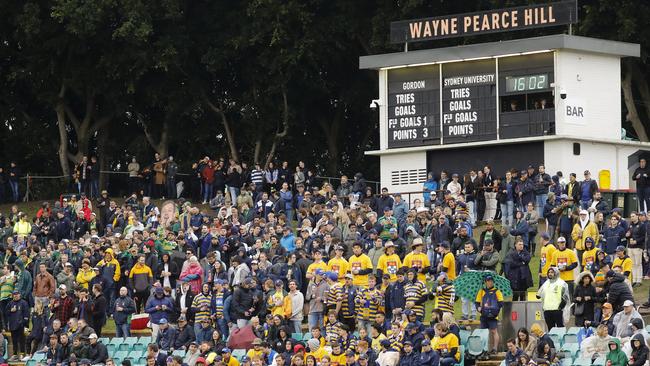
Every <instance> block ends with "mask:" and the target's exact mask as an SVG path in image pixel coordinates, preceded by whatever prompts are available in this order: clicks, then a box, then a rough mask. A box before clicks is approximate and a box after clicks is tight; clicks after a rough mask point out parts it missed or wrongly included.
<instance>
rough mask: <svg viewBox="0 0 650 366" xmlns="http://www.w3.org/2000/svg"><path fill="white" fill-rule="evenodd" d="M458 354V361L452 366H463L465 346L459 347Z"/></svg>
mask: <svg viewBox="0 0 650 366" xmlns="http://www.w3.org/2000/svg"><path fill="white" fill-rule="evenodd" d="M458 352H460V360H459V361H458V362H457V363H455V364H454V366H465V346H463V345H461V346H460V347H459V348H458Z"/></svg>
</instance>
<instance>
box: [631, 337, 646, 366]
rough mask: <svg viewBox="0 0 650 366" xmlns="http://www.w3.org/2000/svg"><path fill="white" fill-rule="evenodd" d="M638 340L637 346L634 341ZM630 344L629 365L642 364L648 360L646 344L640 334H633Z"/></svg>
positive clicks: (638, 365)
mask: <svg viewBox="0 0 650 366" xmlns="http://www.w3.org/2000/svg"><path fill="white" fill-rule="evenodd" d="M635 340H637V341H640V342H641V345H640V346H639V347H638V348H637V347H635V346H634V341H635ZM630 344H631V346H632V356H631V357H630V366H643V365H644V364H645V363H646V361H647V360H648V346H647V345H646V342H645V339H644V338H643V335H642V334H635V335H634V336H632V340H631V341H630Z"/></svg>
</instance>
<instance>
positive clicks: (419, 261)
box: [404, 237, 431, 282]
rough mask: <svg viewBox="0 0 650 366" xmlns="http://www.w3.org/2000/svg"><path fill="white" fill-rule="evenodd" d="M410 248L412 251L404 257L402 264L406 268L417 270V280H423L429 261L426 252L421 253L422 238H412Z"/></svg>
mask: <svg viewBox="0 0 650 366" xmlns="http://www.w3.org/2000/svg"><path fill="white" fill-rule="evenodd" d="M411 248H412V252H411V253H409V254H407V255H406V257H404V266H405V267H407V268H415V270H416V272H417V279H418V280H419V281H422V282H425V281H426V276H425V273H428V272H429V269H430V267H431V263H429V257H428V256H427V255H426V254H424V253H422V249H423V248H424V242H423V241H422V238H420V237H418V238H415V239H413V243H412V244H411Z"/></svg>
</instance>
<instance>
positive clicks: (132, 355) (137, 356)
mask: <svg viewBox="0 0 650 366" xmlns="http://www.w3.org/2000/svg"><path fill="white" fill-rule="evenodd" d="M183 356H184V354H183ZM140 357H146V352H143V351H140V350H133V351H131V353H129V358H130V359H132V360H138V359H140Z"/></svg>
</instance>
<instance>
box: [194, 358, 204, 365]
mask: <svg viewBox="0 0 650 366" xmlns="http://www.w3.org/2000/svg"><path fill="white" fill-rule="evenodd" d="M195 363H197V364H198V363H202V364H204V365H205V364H206V362H205V358H203V357H199V358H197V359H196V361H195Z"/></svg>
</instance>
